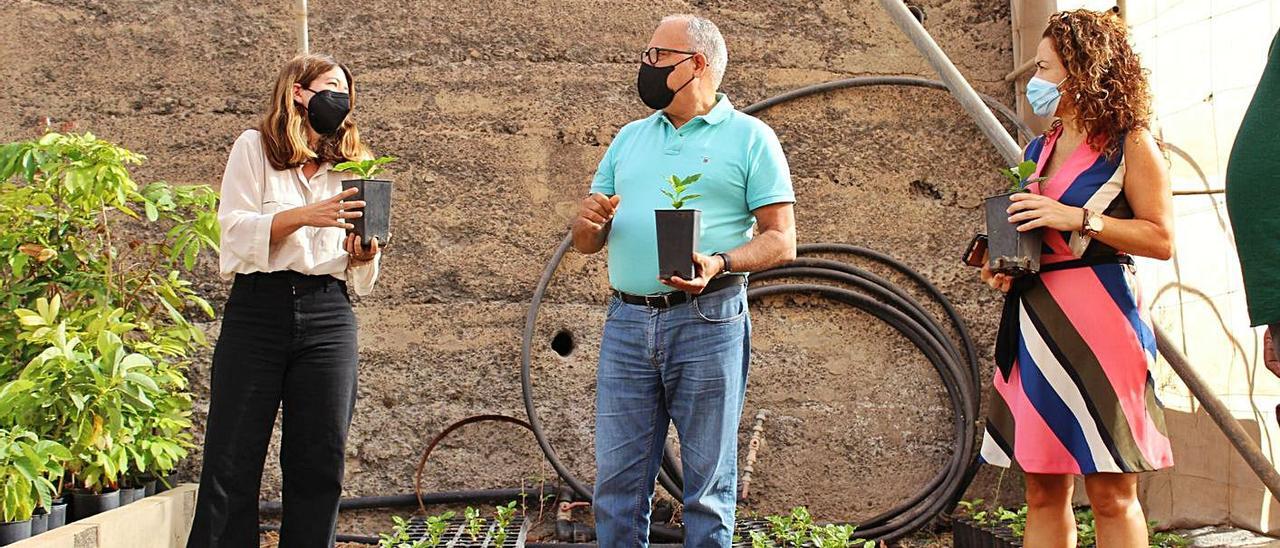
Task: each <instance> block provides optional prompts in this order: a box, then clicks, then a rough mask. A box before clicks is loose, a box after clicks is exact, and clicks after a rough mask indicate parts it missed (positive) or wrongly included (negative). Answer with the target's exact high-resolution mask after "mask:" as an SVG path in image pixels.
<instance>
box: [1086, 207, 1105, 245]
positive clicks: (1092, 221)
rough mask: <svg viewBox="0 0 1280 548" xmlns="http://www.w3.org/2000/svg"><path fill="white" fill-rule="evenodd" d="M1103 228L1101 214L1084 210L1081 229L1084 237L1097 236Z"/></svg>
mask: <svg viewBox="0 0 1280 548" xmlns="http://www.w3.org/2000/svg"><path fill="white" fill-rule="evenodd" d="M1104 226H1105V225H1104V224H1103V222H1102V214H1101V213H1098V212H1096V211H1089V210H1088V209H1085V210H1084V223H1083V227H1082V228H1083V229H1084V230H1083V232H1084V235H1085V236H1088V237H1090V238H1092V237H1094V236H1097V235H1098V233H1099V232H1102V229H1103V228H1104Z"/></svg>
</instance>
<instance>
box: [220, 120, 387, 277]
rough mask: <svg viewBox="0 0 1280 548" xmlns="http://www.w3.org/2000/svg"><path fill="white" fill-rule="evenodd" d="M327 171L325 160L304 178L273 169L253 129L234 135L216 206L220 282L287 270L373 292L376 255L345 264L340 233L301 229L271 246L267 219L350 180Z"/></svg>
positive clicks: (326, 195) (328, 193) (298, 171)
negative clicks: (325, 276) (219, 228)
mask: <svg viewBox="0 0 1280 548" xmlns="http://www.w3.org/2000/svg"><path fill="white" fill-rule="evenodd" d="M332 168H333V166H332V165H331V164H329V163H327V162H326V163H325V164H323V165H321V166H320V169H319V170H317V171H316V173H315V175H313V176H311V178H310V179H307V178H306V177H304V176H303V175H302V168H301V167H298V168H293V169H289V170H285V171H280V170H277V169H275V168H273V167H271V163H270V162H268V161H267V156H266V153H265V151H264V149H263V145H262V135H261V134H260V133H258V131H257V130H254V129H250V130H247V131H245V132H244V133H241V134H240V137H239V138H237V139H236V142H235V145H233V146H232V147H231V157H230V158H228V159H227V169H226V171H225V172H224V173H223V175H222V190H221V197H222V199H221V201H220V202H219V204H218V222H219V223H221V225H222V242H221V257H220V260H219V270H220V272H221V274H222V278H223V279H224V280H231V279H233V278H234V277H235V275H236V274H251V273H254V272H276V271H280V270H292V271H295V272H299V273H302V274H312V275H319V274H328V275H330V276H333V277H335V278H338V279H340V280H346V281H347V282H348V283H350V284H351V287H352V289H354V290H355V292H356V294H357V295H368V294H369V292H370V291H372V290H373V284H374V282H375V281H376V280H377V279H378V270H379V264H378V263H379V261H380V260H381V258H382V254H381V253H379V254H378V256H377V257H375V258H374V259H373V260H372V261H369V262H368V263H365V264H363V265H361V266H354V267H353V266H348V262H347V261H348V256H347V252H346V250H344V249H343V248H342V243H343V240H344V238H345V237H346V231H344V230H343V229H341V228H337V227H326V228H320V227H313V226H304V227H302V228H299V229H298V230H297V231H295V232H294V233H293V234H290V235H288V236H287V237H285V238H284V239H281V240H280V241H278V242H275V243H271V220H272V218H274V217H275V214H276V213H277V212H280V211H284V210H286V209H292V208H295V207H299V206H303V205H307V204H311V203H315V202H319V201H321V200H325V199H327V198H331V197H333V196H334V195H336V194H338V193H340V192H342V181H343V180H344V179H349V178H351V177H353V176H352V175H349V174H346V173H340V172H335V171H331V169H332Z"/></svg>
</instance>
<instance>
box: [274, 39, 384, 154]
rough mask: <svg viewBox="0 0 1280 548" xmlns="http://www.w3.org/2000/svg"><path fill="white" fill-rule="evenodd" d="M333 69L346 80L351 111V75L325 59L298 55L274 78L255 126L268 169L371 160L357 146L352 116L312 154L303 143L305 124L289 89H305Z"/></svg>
mask: <svg viewBox="0 0 1280 548" xmlns="http://www.w3.org/2000/svg"><path fill="white" fill-rule="evenodd" d="M334 67H339V68H341V69H342V74H343V75H345V76H346V78H347V88H348V92H349V93H350V94H351V109H352V110H353V111H354V110H355V106H356V82H355V80H354V79H353V78H352V77H351V71H350V70H348V69H347V67H346V66H345V65H342V64H339V63H338V62H337V61H335V60H334V59H333V58H332V57H329V56H328V55H299V56H297V57H294V58H293V59H290V60H289V62H288V63H285V65H284V68H281V69H280V74H279V75H278V76H276V85H275V89H274V90H273V91H272V93H271V104H270V105H269V106H268V108H267V114H266V116H263V117H262V122H261V123H259V124H258V131H259V132H261V133H262V143H263V145H264V148H265V149H266V153H267V160H268V161H270V162H271V167H273V168H275V169H278V170H285V169H291V168H295V167H298V166H300V165H302V164H304V163H306V162H307V160H310V159H312V158H315V159H317V160H319V161H321V162H333V163H339V162H343V161H347V160H362V159H365V158H368V157H370V156H372V155H371V154H370V153H369V149H368V148H367V147H365V145H364V143H362V142H360V130H358V129H356V122H355V118H354V116H353V115H351V114H348V115H347V119H346V120H344V121H343V122H342V125H341V126H339V127H338V130H337V131H335V132H333V134H332V135H322V136H321V138H320V142H319V144H318V146H317V147H316V150H312V149H311V145H310V144H309V143H308V142H307V131H306V128H305V127H304V126H303V124H305V123H307V122H306V121H305V120H306V116H305V115H304V114H303V111H302V109H301V108H300V107H299V106H298V105H297V104H295V103H294V102H293V85H294V84H301V85H302V87H304V88H306V87H309V86H310V85H311V82H312V81H313V80H315V79H316V78H319V77H320V76H321V75H323V74H324V73H326V72H329V71H330V70H333V68H334Z"/></svg>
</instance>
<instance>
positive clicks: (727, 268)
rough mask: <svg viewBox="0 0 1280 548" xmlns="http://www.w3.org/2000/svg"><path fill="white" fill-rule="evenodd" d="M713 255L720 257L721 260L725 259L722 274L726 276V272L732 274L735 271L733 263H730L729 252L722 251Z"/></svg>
mask: <svg viewBox="0 0 1280 548" xmlns="http://www.w3.org/2000/svg"><path fill="white" fill-rule="evenodd" d="M712 257H720V260H722V261H724V269H722V270H721V271H720V276H724V275H726V274H730V273H732V272H733V267H732V266H731V263H729V254H728V253H725V252H723V251H721V252H719V253H716V254H714V255H712Z"/></svg>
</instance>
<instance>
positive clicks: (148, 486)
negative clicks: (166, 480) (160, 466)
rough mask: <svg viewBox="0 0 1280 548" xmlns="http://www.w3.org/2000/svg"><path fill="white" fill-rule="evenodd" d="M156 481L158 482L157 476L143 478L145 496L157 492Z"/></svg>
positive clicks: (143, 493)
mask: <svg viewBox="0 0 1280 548" xmlns="http://www.w3.org/2000/svg"><path fill="white" fill-rule="evenodd" d="M156 483H158V482H157V481H156V479H155V478H150V477H147V478H142V496H143V498H146V497H149V496H151V495H154V494H156Z"/></svg>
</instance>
